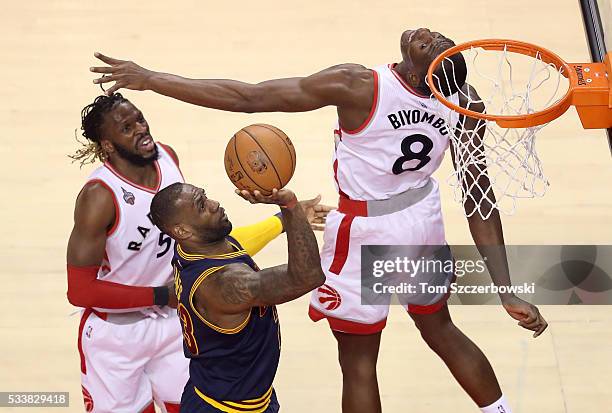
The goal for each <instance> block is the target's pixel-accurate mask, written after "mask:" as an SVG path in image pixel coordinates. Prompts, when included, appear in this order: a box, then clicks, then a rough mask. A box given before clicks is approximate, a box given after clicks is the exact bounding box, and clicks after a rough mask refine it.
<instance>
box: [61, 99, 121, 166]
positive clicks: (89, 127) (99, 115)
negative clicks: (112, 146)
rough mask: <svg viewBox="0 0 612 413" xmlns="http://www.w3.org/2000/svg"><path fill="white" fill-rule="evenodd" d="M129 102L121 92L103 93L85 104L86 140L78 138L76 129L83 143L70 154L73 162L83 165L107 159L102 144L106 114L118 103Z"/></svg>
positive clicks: (83, 118) (82, 114)
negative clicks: (101, 131) (101, 134)
mask: <svg viewBox="0 0 612 413" xmlns="http://www.w3.org/2000/svg"><path fill="white" fill-rule="evenodd" d="M123 102H127V99H126V98H124V97H123V96H122V95H121V93H113V94H112V95H110V96H106V95H101V96H98V97H97V98H95V100H94V101H93V103H90V104H89V105H87V106H85V107H84V108H83V110H82V111H81V130H82V131H83V132H82V135H83V136H84V137H85V139H86V141H82V140H80V139H79V138H78V136H77V134H76V130H75V132H74V135H75V139H76V140H77V142H79V143H80V144H81V146H82V147H81V148H79V149H77V151H76V152H75V153H74V154H73V155H68V157H69V158H71V159H72V160H73V162H77V161H78V162H80V164H81V167H82V166H83V165H86V164H90V163H94V162H96V161H102V162H104V160H106V154H105V153H104V151H103V150H102V145H100V138H101V136H100V127H101V126H102V122H103V121H104V115H106V114H107V113H108V112H110V111H111V109H112V108H113V107H114V106H115V105H116V104H118V103H123Z"/></svg>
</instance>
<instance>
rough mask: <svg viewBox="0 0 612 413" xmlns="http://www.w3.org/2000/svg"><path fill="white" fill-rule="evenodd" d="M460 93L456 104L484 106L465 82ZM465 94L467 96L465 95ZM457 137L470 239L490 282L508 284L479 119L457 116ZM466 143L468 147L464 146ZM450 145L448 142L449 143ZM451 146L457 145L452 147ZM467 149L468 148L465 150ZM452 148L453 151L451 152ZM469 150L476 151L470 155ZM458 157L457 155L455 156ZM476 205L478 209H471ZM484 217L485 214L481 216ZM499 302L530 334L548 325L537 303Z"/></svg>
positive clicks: (509, 297)
mask: <svg viewBox="0 0 612 413" xmlns="http://www.w3.org/2000/svg"><path fill="white" fill-rule="evenodd" d="M462 92H463V93H460V94H459V95H460V98H459V101H460V105H461V106H462V107H465V108H468V109H470V110H473V111H477V112H481V113H483V112H484V111H485V106H484V104H483V103H482V101H481V99H480V97H479V96H478V94H477V92H476V90H475V89H474V88H473V87H472V86H470V85H468V84H467V83H466V84H465V86H464V87H463V90H462ZM468 96H469V97H470V99H468ZM459 124H460V125H462V126H459V125H458V127H457V128H456V130H457V131H458V132H457V133H458V136H457V139H458V140H459V141H460V142H461V143H462V145H459V146H458V147H457V146H456V145H453V148H452V150H451V156H452V159H453V164H454V166H455V169H457V167H458V166H457V165H458V164H459V165H462V164H466V163H467V173H465V174H463V175H462V176H463V178H464V179H463V182H461V184H462V190H463V191H464V193H468V194H469V195H468V196H467V199H466V202H465V203H464V208H465V212H466V215H467V216H468V224H469V227H470V232H471V234H472V238H473V239H474V243H475V244H476V247H477V248H478V251H479V252H480V254H481V255H482V256H483V257H485V256H486V257H487V267H488V269H489V273H490V274H491V279H492V280H493V283H494V284H495V285H497V286H510V285H512V282H511V280H510V272H509V269H508V260H507V257H506V248H505V245H504V233H503V229H502V223H501V218H500V216H499V210H498V209H496V208H494V205H495V202H496V201H495V194H494V193H493V188H492V187H491V182H490V181H489V177H488V175H487V173H486V171H487V165H486V160H485V157H484V151H485V148H484V146H483V143H482V141H483V139H484V133H485V128H486V124H485V122H484V121H482V120H478V119H474V118H470V117H464V116H463V115H462V116H461V117H460V119H459ZM462 132H463V133H462ZM467 144H469V147H470V149H467V150H466V149H464V148H465V147H466V146H467ZM451 145H452V144H451ZM455 149H457V150H456V151H455ZM468 151H469V152H468ZM455 152H456V153H455ZM470 153H472V154H473V153H476V154H480V155H477V156H474V157H470ZM457 157H459V158H460V159H457ZM476 208H478V209H480V212H481V213H478V212H474V210H475V209H476ZM483 216H484V217H488V218H486V219H485V218H483ZM500 299H501V301H502V304H503V306H504V308H505V309H506V311H507V312H508V314H510V316H511V317H513V318H514V319H516V320H518V321H519V325H520V326H521V327H524V328H526V329H529V330H532V331H535V333H534V337H537V336H539V335H540V334H541V333H542V332H543V331H544V330H545V329H546V327H547V326H548V323H547V322H546V321H545V320H544V318H543V317H542V316H541V315H540V312H539V310H538V308H537V307H535V306H534V305H532V304H530V303H528V302H526V301H523V300H521V299H520V298H518V297H517V296H515V295H514V294H511V293H502V294H500Z"/></svg>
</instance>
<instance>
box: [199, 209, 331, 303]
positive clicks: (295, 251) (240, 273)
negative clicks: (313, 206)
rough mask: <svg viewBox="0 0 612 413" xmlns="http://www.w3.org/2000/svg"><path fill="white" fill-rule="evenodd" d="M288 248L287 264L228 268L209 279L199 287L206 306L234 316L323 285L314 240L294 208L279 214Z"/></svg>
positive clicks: (233, 265)
mask: <svg viewBox="0 0 612 413" xmlns="http://www.w3.org/2000/svg"><path fill="white" fill-rule="evenodd" d="M283 217H284V222H285V228H286V230H287V239H288V244H289V247H288V248H289V263H288V264H284V265H279V266H276V267H271V268H266V269H263V270H261V271H258V272H256V271H253V270H252V269H251V268H250V267H248V266H247V265H244V264H230V265H228V266H226V267H225V268H224V269H223V270H220V271H218V272H217V273H215V274H212V275H211V276H210V279H209V280H207V281H206V282H205V283H204V284H203V285H202V286H203V287H204V288H199V289H198V290H202V295H205V297H203V298H204V300H205V301H206V302H207V303H213V305H214V306H215V307H217V308H218V309H219V310H221V311H223V312H228V313H234V312H241V311H245V310H246V309H248V308H250V307H254V306H258V305H274V304H281V303H284V302H287V301H291V300H294V299H296V298H298V297H300V296H302V295H304V294H306V293H307V292H309V291H311V290H312V289H314V288H316V287H318V286H319V285H321V284H323V282H324V281H325V275H324V274H323V270H322V269H321V260H320V257H319V248H318V246H317V240H316V238H315V236H314V233H313V232H312V229H311V228H310V224H308V221H307V220H306V217H305V215H304V211H303V210H302V208H301V207H300V206H299V205H298V206H296V207H295V208H293V209H292V210H283Z"/></svg>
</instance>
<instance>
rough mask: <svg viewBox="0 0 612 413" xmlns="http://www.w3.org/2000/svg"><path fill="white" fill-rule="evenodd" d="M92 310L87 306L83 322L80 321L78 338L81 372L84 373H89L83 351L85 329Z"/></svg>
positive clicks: (82, 317)
mask: <svg viewBox="0 0 612 413" xmlns="http://www.w3.org/2000/svg"><path fill="white" fill-rule="evenodd" d="M92 312H93V311H92V309H91V308H87V309H86V310H85V311H84V312H83V315H82V316H81V322H80V323H79V338H78V344H77V347H78V349H79V356H80V358H81V373H83V374H87V365H86V364H85V353H83V329H84V328H85V323H86V322H87V319H88V318H89V316H90V315H91V313H92Z"/></svg>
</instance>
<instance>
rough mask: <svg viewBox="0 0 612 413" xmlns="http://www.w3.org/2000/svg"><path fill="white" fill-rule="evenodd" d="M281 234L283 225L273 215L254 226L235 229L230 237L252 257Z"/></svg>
mask: <svg viewBox="0 0 612 413" xmlns="http://www.w3.org/2000/svg"><path fill="white" fill-rule="evenodd" d="M282 232H283V224H282V222H281V220H280V218H279V217H278V216H276V215H275V216H271V217H270V218H267V219H265V220H263V221H261V222H258V223H256V224H252V225H247V226H244V227H238V228H235V229H234V230H232V232H231V233H230V236H232V237H234V238H235V239H236V240H237V241H238V242H239V243H240V245H242V247H243V248H244V249H245V250H246V251H247V252H248V254H249V255H251V256H254V255H255V254H257V253H258V252H259V251H261V249H262V248H263V247H265V246H266V245H268V243H269V242H270V241H272V240H273V239H274V238H276V237H278V236H279V235H280V234H281V233H282Z"/></svg>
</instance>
